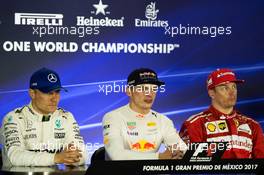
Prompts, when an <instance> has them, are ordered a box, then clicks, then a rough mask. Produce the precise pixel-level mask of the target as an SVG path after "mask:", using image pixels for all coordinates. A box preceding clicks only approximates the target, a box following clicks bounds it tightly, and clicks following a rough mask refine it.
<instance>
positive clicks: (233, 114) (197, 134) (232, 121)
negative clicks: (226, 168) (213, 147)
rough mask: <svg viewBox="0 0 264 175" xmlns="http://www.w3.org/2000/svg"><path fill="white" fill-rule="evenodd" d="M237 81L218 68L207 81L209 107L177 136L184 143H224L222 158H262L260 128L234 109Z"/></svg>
mask: <svg viewBox="0 0 264 175" xmlns="http://www.w3.org/2000/svg"><path fill="white" fill-rule="evenodd" d="M243 82H244V80H238V79H237V78H236V76H235V74H234V72H233V71H232V70H230V69H217V70H216V71H214V72H212V73H211V74H210V75H209V77H208V79H207V90H208V94H209V96H210V98H211V106H210V107H209V109H207V110H206V111H204V112H201V113H199V114H196V115H194V116H192V117H190V118H189V119H188V120H187V121H185V122H184V124H183V126H182V128H181V131H180V136H181V137H182V139H183V140H184V141H185V142H186V143H192V142H227V143H228V144H227V150H226V151H225V152H224V154H223V156H222V158H225V159H227V158H233V159H234V158H235V159H236V158H264V137H263V132H262V129H261V126H260V125H259V124H258V122H256V121H254V120H253V119H251V118H249V117H247V116H245V115H243V114H241V113H239V112H238V111H237V110H235V109H234V106H235V104H236V101H237V83H243Z"/></svg>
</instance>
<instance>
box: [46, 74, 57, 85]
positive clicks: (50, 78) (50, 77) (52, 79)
mask: <svg viewBox="0 0 264 175" xmlns="http://www.w3.org/2000/svg"><path fill="white" fill-rule="evenodd" d="M48 80H49V82H51V83H56V82H57V77H56V75H54V74H49V75H48Z"/></svg>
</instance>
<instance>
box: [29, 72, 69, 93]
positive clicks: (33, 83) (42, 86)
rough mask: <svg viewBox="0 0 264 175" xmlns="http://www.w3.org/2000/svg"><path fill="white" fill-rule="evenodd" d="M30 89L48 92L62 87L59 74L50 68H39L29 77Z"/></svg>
mask: <svg viewBox="0 0 264 175" xmlns="http://www.w3.org/2000/svg"><path fill="white" fill-rule="evenodd" d="M29 86H30V89H38V90H40V91H41V92H44V93H48V92H51V91H54V90H60V89H64V90H65V91H67V90H66V89H65V88H64V87H62V86H61V81H60V77H59V75H58V74H57V73H56V72H55V71H53V70H50V69H47V68H41V69H39V70H37V71H36V72H34V73H33V74H32V76H31V78H30V85H29Z"/></svg>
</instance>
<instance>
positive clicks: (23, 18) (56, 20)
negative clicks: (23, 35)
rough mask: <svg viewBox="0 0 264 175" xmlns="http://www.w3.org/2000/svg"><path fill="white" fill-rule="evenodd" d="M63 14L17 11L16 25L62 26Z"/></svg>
mask: <svg viewBox="0 0 264 175" xmlns="http://www.w3.org/2000/svg"><path fill="white" fill-rule="evenodd" d="M62 19H63V14H44V13H15V25H33V26H62V22H63V20H62Z"/></svg>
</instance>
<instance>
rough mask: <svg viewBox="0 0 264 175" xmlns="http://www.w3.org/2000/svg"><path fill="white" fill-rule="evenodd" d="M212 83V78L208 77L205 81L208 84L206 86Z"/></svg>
mask: <svg viewBox="0 0 264 175" xmlns="http://www.w3.org/2000/svg"><path fill="white" fill-rule="evenodd" d="M212 83H213V81H212V78H210V79H209V80H208V81H207V84H208V86H209V85H211V84H212Z"/></svg>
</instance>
